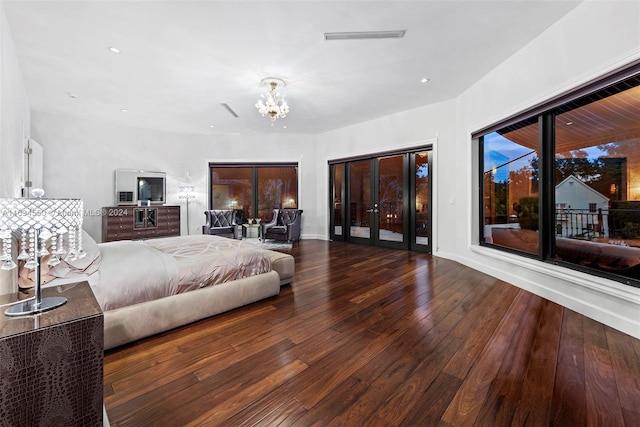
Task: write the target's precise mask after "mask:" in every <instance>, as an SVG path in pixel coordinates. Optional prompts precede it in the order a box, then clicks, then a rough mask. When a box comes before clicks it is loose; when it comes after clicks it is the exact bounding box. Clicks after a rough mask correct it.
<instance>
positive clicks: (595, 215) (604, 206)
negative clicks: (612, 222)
mask: <svg viewBox="0 0 640 427" xmlns="http://www.w3.org/2000/svg"><path fill="white" fill-rule="evenodd" d="M608 213H609V198H608V197H605V196H603V195H602V194H601V193H599V192H597V191H596V190H594V189H593V188H591V187H589V186H588V185H587V184H585V183H584V182H582V181H581V180H580V179H578V178H576V177H575V176H573V175H571V176H568V177H567V178H565V179H564V181H562V182H561V183H560V184H558V185H556V234H557V235H562V236H563V237H609V225H608Z"/></svg>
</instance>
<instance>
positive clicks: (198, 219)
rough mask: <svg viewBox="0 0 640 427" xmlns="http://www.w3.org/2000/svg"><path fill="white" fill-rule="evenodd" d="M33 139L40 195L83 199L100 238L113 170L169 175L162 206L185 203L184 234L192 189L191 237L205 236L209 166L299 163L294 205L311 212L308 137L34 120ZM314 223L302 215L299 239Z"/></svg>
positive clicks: (37, 116)
mask: <svg viewBox="0 0 640 427" xmlns="http://www.w3.org/2000/svg"><path fill="white" fill-rule="evenodd" d="M32 133H33V137H34V138H35V139H37V140H38V141H39V142H40V143H41V144H42V145H43V147H44V150H45V153H46V161H45V167H44V177H45V178H44V182H45V185H44V186H45V191H46V194H47V195H48V196H49V197H72V198H81V199H82V200H83V202H84V208H85V211H86V216H85V218H84V228H85V230H87V232H88V233H89V234H90V235H91V236H92V237H93V238H94V239H96V241H98V242H100V241H101V239H102V230H101V224H102V220H101V217H100V214H99V212H100V208H102V207H103V206H113V204H114V191H115V190H114V171H115V170H116V169H140V170H149V171H160V172H166V173H167V203H168V204H182V234H187V230H186V205H185V204H184V201H182V200H179V199H178V196H179V194H178V193H179V187H180V186H182V185H186V184H189V185H193V186H194V187H195V195H196V199H195V200H191V201H190V203H189V228H190V230H189V231H190V233H191V234H200V233H202V228H201V227H202V225H203V224H204V220H205V218H204V214H203V212H204V210H205V209H208V204H209V202H208V191H207V188H208V184H209V178H208V171H209V168H208V166H209V162H210V161H253V162H258V161H262V162H264V161H270V160H272V161H297V162H298V164H299V175H300V180H301V182H302V186H301V188H300V201H299V206H300V208H302V209H305V207H306V206H313V205H315V194H314V192H313V191H312V189H313V187H314V186H315V175H314V170H313V164H312V163H311V162H310V161H309V159H312V158H313V155H312V154H313V145H312V144H308V143H306V142H305V138H307V139H308V138H309V137H308V136H307V137H305V136H299V135H282V134H275V133H274V134H271V133H265V134H263V135H254V136H247V135H227V136H198V135H181V134H172V133H167V132H159V131H152V130H145V129H138V128H132V127H125V126H119V125H113V124H109V123H103V122H97V121H91V120H80V119H75V118H69V117H64V116H57V115H51V114H44V113H38V112H33V113H32ZM314 227H315V224H314V223H313V222H312V221H309V220H308V219H307V218H305V216H304V215H303V233H306V234H311V235H315V229H314Z"/></svg>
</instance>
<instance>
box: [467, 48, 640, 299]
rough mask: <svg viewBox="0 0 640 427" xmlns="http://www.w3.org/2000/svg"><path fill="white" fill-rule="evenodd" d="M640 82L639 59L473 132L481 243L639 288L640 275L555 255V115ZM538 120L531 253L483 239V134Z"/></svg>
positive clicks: (481, 244)
mask: <svg viewBox="0 0 640 427" xmlns="http://www.w3.org/2000/svg"><path fill="white" fill-rule="evenodd" d="M638 85H640V60H637V61H634V62H633V63H631V64H629V65H627V66H626V67H623V68H621V69H619V70H617V71H614V72H611V73H608V74H606V75H604V76H602V77H600V78H599V79H596V80H594V81H592V82H589V83H587V84H584V85H582V86H580V87H577V88H575V89H574V90H572V91H569V92H567V93H564V94H562V95H559V96H557V97H555V98H553V99H550V100H548V101H546V102H544V103H541V104H539V105H536V106H534V107H532V108H530V109H528V110H526V111H522V112H520V113H518V114H515V115H513V116H510V117H508V118H506V119H505V120H503V121H501V122H498V123H495V124H492V125H490V126H487V127H486V128H483V129H481V130H479V131H476V132H474V133H472V135H471V138H472V140H474V141H476V142H477V143H478V165H479V168H478V176H477V179H478V180H479V181H478V183H479V185H478V189H479V190H478V191H479V198H478V208H479V212H478V224H479V228H478V234H479V236H478V237H479V245H480V246H485V247H490V248H493V249H496V250H500V251H504V252H509V253H513V254H516V255H519V256H522V257H526V258H530V259H531V258H532V259H537V260H539V261H543V262H545V263H549V264H553V265H558V266H562V267H566V268H569V269H572V270H577V271H581V272H583V273H587V274H590V275H593V276H598V277H603V278H607V279H611V280H614V281H617V282H620V283H624V284H626V285H630V286H633V287H637V288H640V279H634V278H630V277H627V276H622V275H618V274H615V273H610V272H607V271H603V270H598V269H594V268H589V267H586V266H581V265H579V264H576V263H572V262H567V261H562V260H559V259H556V258H555V233H556V227H555V205H556V203H555V182H554V167H555V148H556V147H555V117H556V115H558V114H561V113H564V112H567V111H570V110H573V109H575V108H579V107H580V106H583V105H587V104H589V103H591V102H593V101H595V100H598V99H603V98H606V97H609V96H611V95H613V94H615V93H619V92H623V91H624V90H627V89H629V88H631V87H635V86H638ZM534 120H537V121H538V123H539V143H538V150H539V151H538V153H539V163H540V170H539V173H540V177H539V179H540V182H539V197H540V201H539V230H540V231H539V234H538V237H539V245H538V247H539V251H538V254H537V255H536V254H531V253H527V252H523V251H520V250H517V249H513V248H508V247H504V246H500V245H496V244H493V243H490V242H486V241H485V239H484V237H485V236H484V220H485V217H484V215H485V212H484V200H485V188H484V185H483V176H484V137H485V136H486V135H488V134H490V133H492V132H496V131H498V130H504V129H505V128H508V127H510V126H518V125H522V124H523V123H532V122H533V121H534Z"/></svg>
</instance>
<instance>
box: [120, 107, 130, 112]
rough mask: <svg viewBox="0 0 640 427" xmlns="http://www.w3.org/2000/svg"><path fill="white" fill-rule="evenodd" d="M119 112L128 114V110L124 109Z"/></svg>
mask: <svg viewBox="0 0 640 427" xmlns="http://www.w3.org/2000/svg"><path fill="white" fill-rule="evenodd" d="M120 111H122V112H123V113H128V112H129V110H127V109H126V108H123V109H122V110H120Z"/></svg>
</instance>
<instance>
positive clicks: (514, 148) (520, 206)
mask: <svg viewBox="0 0 640 427" xmlns="http://www.w3.org/2000/svg"><path fill="white" fill-rule="evenodd" d="M538 133H539V132H538V123H537V122H536V121H535V119H534V120H527V121H523V122H520V123H517V124H516V125H514V126H510V127H508V128H505V129H501V130H499V131H497V132H492V133H490V134H488V135H486V136H485V137H484V139H483V142H484V144H483V145H484V147H483V148H484V162H483V164H484V168H483V171H484V172H483V185H484V205H483V212H484V239H485V242H488V243H493V244H495V245H498V246H503V247H505V248H509V249H513V250H517V251H522V252H527V253H531V254H537V253H538V240H539V239H538V227H539V224H538V206H539V203H540V201H539V195H538V170H539V168H538V165H539V161H538V158H539V156H538V149H537V146H538Z"/></svg>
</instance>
